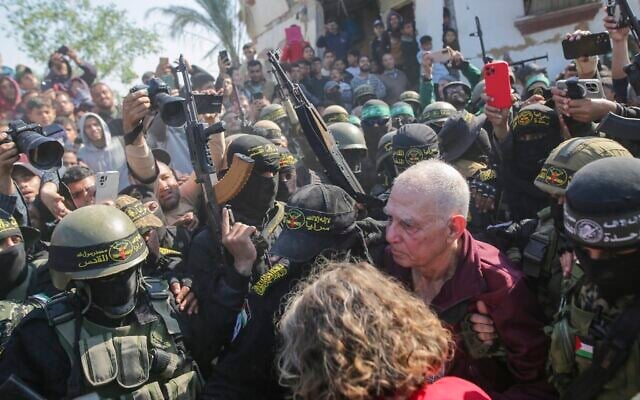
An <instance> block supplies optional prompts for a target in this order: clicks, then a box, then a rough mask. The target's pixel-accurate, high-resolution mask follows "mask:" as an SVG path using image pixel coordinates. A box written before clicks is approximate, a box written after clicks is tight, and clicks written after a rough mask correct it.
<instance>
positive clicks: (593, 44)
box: [562, 32, 611, 60]
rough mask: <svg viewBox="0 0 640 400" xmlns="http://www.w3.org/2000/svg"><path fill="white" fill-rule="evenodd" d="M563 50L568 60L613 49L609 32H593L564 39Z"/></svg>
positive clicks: (605, 52) (604, 52)
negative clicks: (571, 38)
mask: <svg viewBox="0 0 640 400" xmlns="http://www.w3.org/2000/svg"><path fill="white" fill-rule="evenodd" d="M562 51H563V52H564V58H565V59H567V60H575V59H577V58H580V57H590V56H597V55H599V54H607V53H609V52H610V51H611V40H609V32H600V33H592V34H591V35H586V36H582V37H581V38H580V39H578V40H572V41H570V40H568V39H565V40H563V41H562Z"/></svg>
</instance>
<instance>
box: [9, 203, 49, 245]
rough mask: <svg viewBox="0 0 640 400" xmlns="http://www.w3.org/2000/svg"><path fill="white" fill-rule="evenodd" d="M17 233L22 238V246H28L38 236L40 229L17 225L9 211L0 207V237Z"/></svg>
mask: <svg viewBox="0 0 640 400" xmlns="http://www.w3.org/2000/svg"><path fill="white" fill-rule="evenodd" d="M14 235H18V236H21V237H22V239H23V240H24V248H25V249H28V248H30V247H31V246H32V245H33V244H34V243H35V242H36V241H37V240H38V239H39V238H40V231H39V230H37V229H35V228H32V227H30V226H18V223H17V222H16V219H15V218H14V217H13V215H11V213H9V212H7V211H6V210H4V209H2V208H0V239H4V238H7V237H9V236H14Z"/></svg>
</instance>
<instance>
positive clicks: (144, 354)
mask: <svg viewBox="0 0 640 400" xmlns="http://www.w3.org/2000/svg"><path fill="white" fill-rule="evenodd" d="M146 283H147V284H150V285H151V288H150V289H148V293H149V297H150V299H151V301H150V306H151V308H152V309H153V310H154V311H155V312H156V314H157V315H158V316H159V317H158V318H156V319H155V320H153V321H150V322H148V323H146V324H140V323H135V324H132V325H130V326H125V327H117V328H111V327H105V326H101V325H97V324H95V323H93V322H91V321H88V320H87V319H86V318H82V320H81V324H82V325H81V327H80V339H79V341H78V342H76V341H75V338H76V323H77V322H76V321H77V320H76V318H75V313H74V311H73V309H71V308H70V305H69V297H70V295H69V294H64V295H61V296H57V297H56V298H54V299H53V300H52V301H51V302H50V303H49V304H48V306H47V308H46V310H47V318H48V320H49V323H50V324H51V325H52V326H53V328H54V330H55V332H56V334H57V336H58V340H59V341H60V344H61V345H62V347H63V349H64V350H65V352H66V353H67V356H68V357H69V360H70V363H71V369H72V371H71V375H72V374H73V373H74V372H73V370H74V369H77V368H79V369H80V370H81V371H80V372H81V376H82V387H81V388H80V389H79V390H80V393H69V395H70V396H77V395H82V396H81V397H79V398H81V399H136V400H137V399H149V400H156V399H195V398H196V397H197V394H198V392H199V390H200V387H201V386H202V383H201V378H200V376H199V374H198V371H197V366H196V365H195V363H194V362H193V361H192V360H191V359H190V358H189V357H188V356H187V355H186V354H185V350H184V347H183V345H182V340H181V331H180V327H179V325H178V321H177V320H176V319H175V318H174V317H173V316H172V315H171V313H170V305H169V291H168V287H167V285H166V283H164V282H163V281H160V280H158V279H153V278H152V279H146ZM76 348H77V349H79V354H80V358H79V360H78V357H77V355H76V354H77V353H76ZM76 372H77V371H76Z"/></svg>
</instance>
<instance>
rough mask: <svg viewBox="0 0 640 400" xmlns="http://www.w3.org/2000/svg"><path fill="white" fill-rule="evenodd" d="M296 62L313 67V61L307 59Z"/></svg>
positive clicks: (299, 64)
mask: <svg viewBox="0 0 640 400" xmlns="http://www.w3.org/2000/svg"><path fill="white" fill-rule="evenodd" d="M296 64H298V66H299V67H300V66H303V65H306V66H307V67H311V63H310V62H309V61H307V60H300V61H298V62H297V63H296Z"/></svg>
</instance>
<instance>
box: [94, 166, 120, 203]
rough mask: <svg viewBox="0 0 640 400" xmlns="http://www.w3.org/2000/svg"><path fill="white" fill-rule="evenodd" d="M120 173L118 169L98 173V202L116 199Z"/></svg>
mask: <svg viewBox="0 0 640 400" xmlns="http://www.w3.org/2000/svg"><path fill="white" fill-rule="evenodd" d="M119 184H120V173H119V172H118V171H105V172H98V173H97V174H96V204H99V203H102V202H105V201H107V200H111V201H115V200H116V197H118V185H119Z"/></svg>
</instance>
